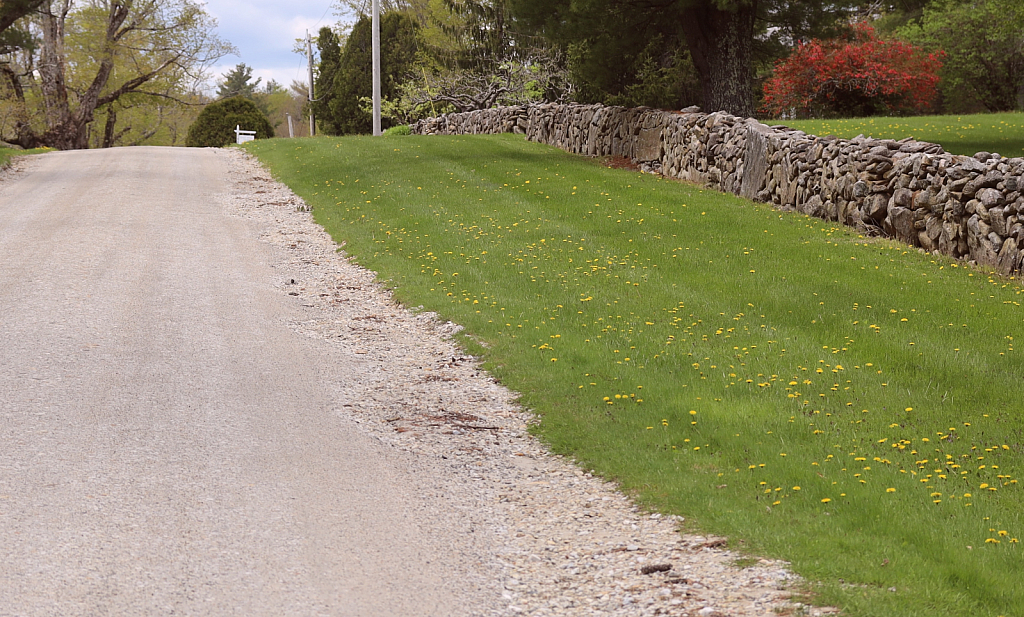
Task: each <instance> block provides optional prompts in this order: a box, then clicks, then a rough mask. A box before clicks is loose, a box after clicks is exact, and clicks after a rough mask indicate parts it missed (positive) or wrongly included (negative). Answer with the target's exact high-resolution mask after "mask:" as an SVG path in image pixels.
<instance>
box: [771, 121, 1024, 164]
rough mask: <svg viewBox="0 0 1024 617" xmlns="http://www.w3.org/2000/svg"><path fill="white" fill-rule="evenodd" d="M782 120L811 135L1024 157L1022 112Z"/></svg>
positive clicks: (956, 151) (972, 153) (964, 154)
mask: <svg viewBox="0 0 1024 617" xmlns="http://www.w3.org/2000/svg"><path fill="white" fill-rule="evenodd" d="M784 122H785V124H786V125H787V126H790V127H792V128H795V129H799V130H801V131H805V132H807V133H808V134H810V135H835V136H836V137H842V138H844V139H851V138H853V137H856V136H857V135H867V136H869V137H875V138H877V139H897V140H898V139H904V138H906V137H912V138H913V139H916V140H918V141H927V142H930V143H934V144H939V145H941V146H942V147H943V149H945V150H946V152H951V153H953V154H960V155H963V156H974V154H975V153H977V152H982V151H984V152H998V153H999V154H1001V155H1003V156H1007V157H1024V114H1022V113H1005V114H976V115H971V116H917V117H910V118H859V119H856V120H785V121H784ZM769 124H771V123H770V122H769Z"/></svg>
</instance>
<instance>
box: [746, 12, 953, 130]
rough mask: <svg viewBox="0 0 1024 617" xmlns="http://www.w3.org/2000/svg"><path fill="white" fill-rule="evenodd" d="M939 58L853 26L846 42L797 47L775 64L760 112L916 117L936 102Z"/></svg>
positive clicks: (815, 42) (818, 42) (862, 26)
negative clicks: (903, 115) (888, 114)
mask: <svg viewBox="0 0 1024 617" xmlns="http://www.w3.org/2000/svg"><path fill="white" fill-rule="evenodd" d="M944 55H945V54H944V53H943V52H941V51H940V52H937V53H926V52H924V51H923V50H922V49H920V48H918V47H915V46H913V45H910V44H909V43H905V42H903V41H900V40H896V39H891V40H882V39H879V38H878V37H877V36H876V35H875V31H874V29H873V28H872V27H871V26H869V25H867V24H855V25H854V26H852V27H851V30H850V35H849V38H848V39H847V40H836V39H832V40H824V41H821V40H817V39H815V40H812V41H810V42H809V43H801V44H800V45H799V46H798V47H797V49H796V50H795V51H794V52H793V53H792V54H791V55H790V56H789V57H788V58H786V59H785V60H779V61H778V62H776V63H775V70H774V74H773V75H772V77H771V78H770V79H769V80H768V81H767V82H765V84H764V105H763V108H762V109H763V111H765V112H766V113H768V114H770V115H773V116H778V115H781V114H782V113H784V112H786V111H789V110H793V109H796V110H797V111H798V113H800V114H801V115H838V116H863V115H873V114H879V113H908V112H909V113H921V112H924V111H927V109H928V108H929V107H930V105H931V102H932V101H933V100H934V99H935V94H936V87H937V86H938V83H939V76H938V72H939V69H940V68H942V58H943V56H944Z"/></svg>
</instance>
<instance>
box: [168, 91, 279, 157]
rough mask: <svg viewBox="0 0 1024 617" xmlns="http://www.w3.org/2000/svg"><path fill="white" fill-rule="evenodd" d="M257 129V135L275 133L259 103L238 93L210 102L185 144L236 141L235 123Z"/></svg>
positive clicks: (263, 136) (217, 144)
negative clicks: (258, 105) (257, 104)
mask: <svg viewBox="0 0 1024 617" xmlns="http://www.w3.org/2000/svg"><path fill="white" fill-rule="evenodd" d="M236 126H239V127H241V128H242V130H245V131H256V139H266V138H268V137H273V136H274V127H273V126H271V124H270V122H269V121H268V120H267V117H266V116H265V115H263V112H262V111H260V109H259V107H257V106H256V104H255V103H253V102H252V101H250V100H249V99H246V98H243V97H240V96H236V97H233V98H230V99H224V100H222V101H217V102H216V103H210V104H209V105H207V106H206V108H205V109H203V111H202V112H201V113H200V114H199V117H198V118H196V121H195V122H193V123H192V126H190V127H189V129H188V137H187V138H186V139H185V145H186V146H189V147H193V148H219V147H221V146H226V145H228V144H230V143H234V141H235V127H236Z"/></svg>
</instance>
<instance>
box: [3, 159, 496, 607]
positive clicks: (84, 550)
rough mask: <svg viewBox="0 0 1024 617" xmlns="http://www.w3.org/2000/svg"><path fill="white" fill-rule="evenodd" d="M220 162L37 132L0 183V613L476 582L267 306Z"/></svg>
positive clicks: (341, 603)
mask: <svg viewBox="0 0 1024 617" xmlns="http://www.w3.org/2000/svg"><path fill="white" fill-rule="evenodd" d="M229 164H230V160H229V159H228V158H226V157H224V156H221V155H218V154H217V153H216V152H214V151H210V150H200V149H173V148H119V149H111V150H97V151H79V152H66V153H50V154H45V155H42V156H40V157H39V158H38V159H37V160H35V161H33V162H32V163H30V164H29V167H30V169H29V170H28V171H26V172H24V173H21V174H19V175H16V176H15V177H13V178H9V179H7V180H5V181H3V182H2V183H0V615H4V616H6V615H32V616H35V615H40V616H41V615H46V616H59V615H246V616H250V615H448V614H453V615H454V614H468V612H469V611H470V608H469V607H470V605H473V606H476V605H478V604H479V603H480V602H481V601H483V603H484V604H487V603H488V602H490V600H488V599H487V598H481V597H480V596H479V595H474V594H479V593H485V595H486V593H491V592H490V591H486V592H482V591H481V590H480V589H474V588H473V586H472V585H467V584H463V583H461V582H460V581H461V580H462V578H463V575H464V574H465V573H466V572H467V571H470V570H472V569H473V568H475V567H477V566H476V564H479V563H480V561H479V560H480V556H479V555H475V554H473V553H472V549H471V548H467V547H465V546H461V545H460V544H459V543H458V539H457V538H458V534H457V533H452V530H449V529H445V528H444V520H445V512H444V510H445V504H444V503H443V500H440V501H438V500H436V498H434V497H431V498H430V499H427V498H426V497H423V496H422V492H421V491H420V487H421V486H422V484H423V482H424V480H423V478H421V477H419V476H418V475H417V474H416V473H413V471H411V468H409V467H408V466H406V465H405V464H404V463H403V462H402V460H401V457H398V458H397V459H396V458H395V456H394V455H393V454H392V453H390V452H389V451H388V449H387V448H386V447H385V446H384V445H381V444H380V443H379V442H376V441H374V440H372V439H371V438H369V437H366V436H365V435H363V434H361V433H359V432H358V431H356V430H353V426H352V425H351V424H350V423H349V422H348V421H346V420H344V419H343V418H339V417H337V415H336V414H331V413H330V407H331V400H330V397H331V394H330V389H329V388H328V387H327V386H325V385H324V383H323V380H322V375H321V373H322V369H323V367H324V366H325V365H326V364H328V363H331V362H337V359H336V358H332V357H330V356H329V352H328V351H325V350H324V349H322V347H323V346H322V345H318V343H317V341H315V340H312V339H308V338H304V337H302V336H300V335H297V334H296V333H294V332H293V331H292V330H290V329H288V327H286V325H285V324H286V322H287V321H288V319H290V318H293V317H295V315H294V312H295V311H296V308H295V303H294V302H289V298H288V296H286V295H285V294H283V293H281V291H280V290H277V289H274V287H273V285H271V283H270V281H271V280H272V278H273V276H274V273H273V272H272V270H271V268H270V267H269V265H268V263H269V262H268V260H269V256H268V253H269V251H270V250H271V248H270V247H268V246H267V245H266V244H263V243H260V242H258V241H257V240H256V239H255V238H254V237H253V234H252V233H250V230H248V229H247V228H246V225H247V223H246V222H245V221H244V220H242V219H240V218H237V217H231V216H228V215H227V214H225V212H224V209H223V207H222V197H223V195H224V193H225V191H226V190H227V187H226V183H227V181H226V171H227V165H229ZM325 354H327V355H325ZM474 612H475V611H474Z"/></svg>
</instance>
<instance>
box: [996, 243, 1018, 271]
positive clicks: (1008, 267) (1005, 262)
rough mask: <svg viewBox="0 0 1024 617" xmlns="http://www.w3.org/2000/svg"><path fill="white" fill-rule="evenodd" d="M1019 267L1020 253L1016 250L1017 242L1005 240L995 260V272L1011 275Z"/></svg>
mask: <svg viewBox="0 0 1024 617" xmlns="http://www.w3.org/2000/svg"><path fill="white" fill-rule="evenodd" d="M1019 267H1020V251H1018V250H1017V241H1016V240H1014V239H1013V238H1007V239H1006V241H1005V242H1003V247H1002V249H1000V251H999V257H998V258H997V260H996V270H998V271H999V272H1001V273H1003V274H1011V273H1012V272H1014V271H1015V270H1017V269H1019Z"/></svg>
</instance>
